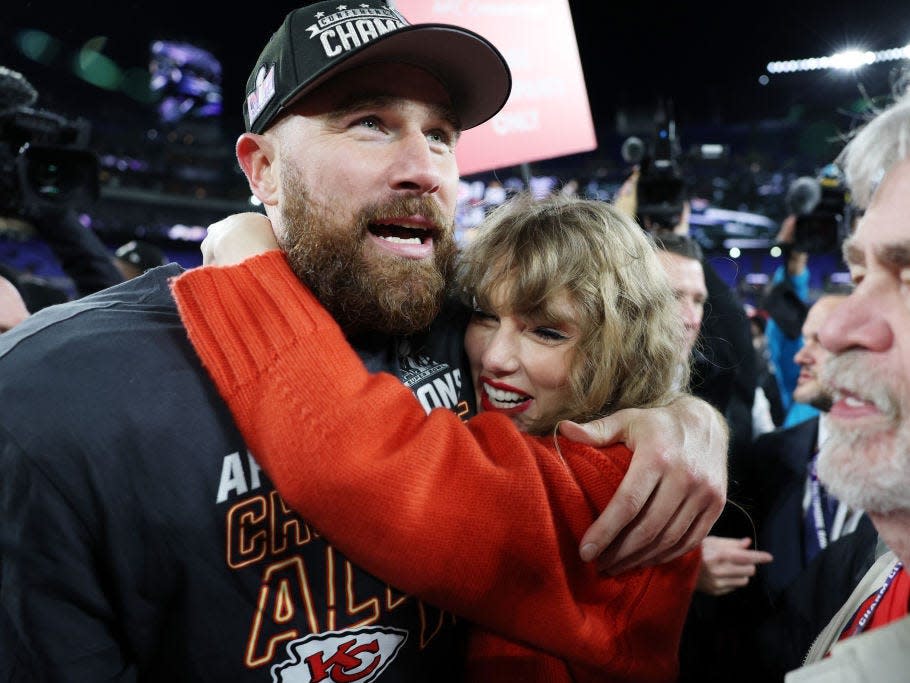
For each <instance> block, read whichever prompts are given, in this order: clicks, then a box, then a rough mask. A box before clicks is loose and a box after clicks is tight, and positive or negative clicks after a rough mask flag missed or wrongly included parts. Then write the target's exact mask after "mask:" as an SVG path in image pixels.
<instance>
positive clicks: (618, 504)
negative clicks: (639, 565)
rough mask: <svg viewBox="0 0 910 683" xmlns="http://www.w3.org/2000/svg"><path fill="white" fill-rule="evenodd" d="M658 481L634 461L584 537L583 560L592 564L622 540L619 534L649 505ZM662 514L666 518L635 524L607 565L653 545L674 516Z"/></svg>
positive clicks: (652, 474) (612, 551)
mask: <svg viewBox="0 0 910 683" xmlns="http://www.w3.org/2000/svg"><path fill="white" fill-rule="evenodd" d="M642 470H644V471H642ZM659 481H660V474H659V473H658V472H656V471H653V470H648V469H646V468H643V467H636V463H635V459H634V458H633V460H632V465H631V467H630V468H629V471H628V472H627V473H626V476H625V477H624V478H623V480H622V483H621V484H620V486H619V488H618V489H617V490H616V493H615V494H614V496H613V498H612V499H611V500H610V503H609V504H608V505H607V507H606V508H605V509H604V511H603V512H602V513H601V515H600V516H599V517H598V518H597V519H596V520H595V521H594V523H593V524H592V525H591V526H590V527H589V528H588V530H587V531H586V532H585V534H584V536H582V539H581V544H580V546H581V549H580V554H581V559H582V560H584V561H585V562H590V561H591V560H593V559H595V558H596V557H598V556H599V555H601V553H603V552H604V550H605V549H606V548H607V546H609V545H611V544H612V543H614V541H617V540H619V539H617V537H618V536H619V535H620V532H622V531H623V529H625V528H626V527H627V526H628V525H629V524H630V523H632V522H633V520H635V519H636V518H637V517H638V516H639V513H641V512H642V510H643V509H644V508H645V506H646V505H647V504H648V503H649V501H650V499H651V497H652V494H653V492H654V490H655V488H656V487H657V485H658V482H659ZM659 514H662V515H666V516H664V517H662V518H661V517H657V516H655V517H651V518H649V519H648V520H646V521H645V522H644V523H643V524H641V523H639V524H636V525H635V527H634V528H633V529H632V530H631V532H629V533H627V534H626V535H625V536H624V537H623V538H622V539H621V541H620V543H619V545H618V546H616V547H611V548H610V558H609V559H608V564H609V560H613V561H615V560H616V559H622V557H623V556H624V555H627V554H629V552H630V551H634V550H637V549H639V548H640V547H641V545H642V544H648V543H651V542H653V540H654V539H655V538H657V536H658V535H659V533H660V532H661V531H662V530H663V526H664V522H665V521H666V519H667V517H668V516H669V515H670V514H672V512H666V511H660V512H659ZM629 536H631V539H630V538H629Z"/></svg>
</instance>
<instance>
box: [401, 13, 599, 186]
mask: <svg viewBox="0 0 910 683" xmlns="http://www.w3.org/2000/svg"><path fill="white" fill-rule="evenodd" d="M393 4H394V6H395V8H396V9H398V10H399V11H400V12H401V13H402V14H404V16H405V17H407V19H408V21H409V22H411V23H412V24H418V23H442V24H456V25H458V26H464V27H465V28H469V29H471V30H472V31H475V32H477V33H479V34H480V35H482V36H484V37H485V38H487V39H488V40H489V41H490V42H491V43H493V44H494V45H495V46H496V47H497V48H499V51H500V52H502V54H503V55H504V56H505V58H506V61H507V62H508V63H509V67H510V68H511V70H512V95H511V97H510V98H509V101H508V102H507V103H506V106H505V107H504V108H503V109H502V111H500V112H499V113H498V114H497V115H496V116H494V117H493V118H492V119H490V120H489V121H487V122H486V123H484V124H483V125H481V126H478V127H477V128H473V129H471V130H469V131H466V132H465V133H464V134H463V136H462V138H461V141H460V142H459V143H458V152H457V158H458V167H459V169H460V171H461V174H462V175H470V174H472V173H481V172H483V171H490V170H493V169H497V168H504V167H507V166H516V165H519V164H523V163H526V162H531V161H537V160H541V159H552V158H554V157H559V156H566V155H568V154H577V153H580V152H588V151H591V150H593V149H596V148H597V138H596V136H595V134H594V123H593V121H592V120H591V108H590V105H589V103H588V93H587V90H586V89H585V81H584V74H583V73H582V69H581V59H580V58H579V55H578V45H577V43H576V40H575V28H574V26H573V24H572V14H571V12H570V10H569V3H568V0H395V2H394V3H393Z"/></svg>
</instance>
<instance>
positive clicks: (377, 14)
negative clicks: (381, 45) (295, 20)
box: [307, 5, 409, 57]
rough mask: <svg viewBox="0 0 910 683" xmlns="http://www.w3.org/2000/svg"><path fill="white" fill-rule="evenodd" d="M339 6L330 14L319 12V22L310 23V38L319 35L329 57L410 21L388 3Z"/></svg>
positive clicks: (406, 24)
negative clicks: (370, 5) (351, 7)
mask: <svg viewBox="0 0 910 683" xmlns="http://www.w3.org/2000/svg"><path fill="white" fill-rule="evenodd" d="M337 9H338V11H337V12H332V13H331V14H325V13H324V12H317V13H316V15H315V18H316V23H315V24H313V25H312V26H308V27H307V31H309V32H310V38H316V37H318V38H319V42H320V43H322V50H323V52H325V56H326V57H337V56H338V55H340V54H341V53H342V52H349V51H351V50H353V49H355V48H358V47H360V46H361V45H364V44H365V43H369V42H370V41H371V40H375V39H376V38H378V37H379V36H381V35H383V34H386V33H391V32H392V31H397V30H398V29H401V28H404V27H405V26H408V25H409V24H408V22H407V20H405V18H404V17H403V16H401V14H399V13H398V12H396V11H395V10H393V9H389V8H387V7H369V6H367V5H361V6H360V7H359V8H357V9H348V8H347V5H339V6H338V8H337Z"/></svg>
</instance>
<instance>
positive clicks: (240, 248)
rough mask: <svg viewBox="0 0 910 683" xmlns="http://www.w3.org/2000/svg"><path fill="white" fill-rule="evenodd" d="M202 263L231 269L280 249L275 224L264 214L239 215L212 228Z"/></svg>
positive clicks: (207, 237)
mask: <svg viewBox="0 0 910 683" xmlns="http://www.w3.org/2000/svg"><path fill="white" fill-rule="evenodd" d="M201 249H202V263H203V265H206V266H231V265H234V264H236V263H240V262H241V261H245V260H246V259H248V258H250V257H251V256H256V255H257V254H262V253H264V252H266V251H270V250H272V249H278V240H277V239H276V238H275V232H274V231H273V230H272V222H271V221H270V220H269V219H268V218H266V217H265V216H264V215H263V214H261V213H255V212H252V211H251V212H248V213H235V214H233V215H231V216H228V217H227V218H225V219H224V220H220V221H218V222H217V223H213V224H212V225H210V226H209V229H208V233H207V234H206V236H205V239H204V240H202V246H201Z"/></svg>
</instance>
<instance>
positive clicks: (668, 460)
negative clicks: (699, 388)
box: [560, 396, 729, 574]
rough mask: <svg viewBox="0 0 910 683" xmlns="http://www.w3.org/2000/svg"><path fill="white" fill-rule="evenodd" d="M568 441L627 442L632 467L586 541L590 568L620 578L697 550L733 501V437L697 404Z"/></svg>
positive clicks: (623, 415)
mask: <svg viewBox="0 0 910 683" xmlns="http://www.w3.org/2000/svg"><path fill="white" fill-rule="evenodd" d="M560 431H561V432H562V434H563V435H565V436H567V437H568V438H570V439H574V440H576V441H581V442H583V443H588V444H591V445H595V446H606V445H609V444H612V443H617V442H623V443H625V444H626V446H627V447H628V448H629V449H630V450H632V451H633V453H634V456H633V458H632V465H631V467H630V468H629V471H628V473H627V474H626V476H625V478H624V479H623V482H622V484H621V485H620V487H619V490H618V491H617V492H616V495H615V496H614V497H613V500H611V501H610V503H609V504H608V505H607V507H606V509H605V510H604V511H603V513H602V514H601V515H600V517H598V518H597V520H596V521H595V522H594V524H592V525H591V527H590V528H589V529H588V531H587V532H586V533H585V535H584V537H583V538H582V540H581V544H580V548H581V550H580V552H581V557H582V559H584V560H586V561H590V560H594V559H595V558H597V561H598V565H599V567H600V569H601V571H604V572H607V573H610V574H618V573H621V572H623V571H626V570H628V569H630V568H632V567H639V566H644V565H649V564H655V563H661V562H666V561H668V560H671V559H673V558H675V557H678V556H679V555H682V554H683V553H685V552H688V551H689V550H692V549H693V548H695V547H696V546H698V544H700V543H701V541H702V540H703V539H704V538H705V537H706V536H707V535H708V532H709V531H710V529H711V527H712V526H713V525H714V522H715V521H717V518H718V517H719V516H720V513H721V511H722V510H723V507H724V501H725V500H726V495H727V443H728V439H729V433H728V432H729V430H728V428H727V423H726V421H725V420H724V418H723V416H722V415H721V414H720V413H719V412H717V410H715V409H714V408H713V407H711V405H710V404H708V403H707V402H705V401H702V400H701V399H698V398H695V397H694V396H683V397H680V398H678V399H676V400H675V401H674V402H673V403H671V404H670V405H668V406H666V407H663V408H650V409H646V410H645V409H637V408H629V409H627V410H620V411H618V412H616V413H614V414H612V415H610V416H608V417H605V418H601V419H599V420H594V421H592V422H589V423H587V424H585V425H579V424H576V423H574V422H563V423H561V424H560Z"/></svg>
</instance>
